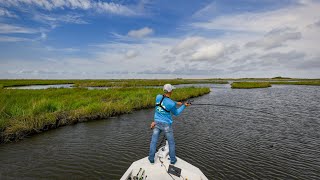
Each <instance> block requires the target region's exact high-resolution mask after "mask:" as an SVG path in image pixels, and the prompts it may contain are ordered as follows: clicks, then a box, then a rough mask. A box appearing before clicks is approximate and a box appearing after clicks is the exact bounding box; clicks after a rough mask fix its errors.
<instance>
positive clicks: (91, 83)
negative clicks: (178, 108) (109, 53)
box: [75, 79, 228, 87]
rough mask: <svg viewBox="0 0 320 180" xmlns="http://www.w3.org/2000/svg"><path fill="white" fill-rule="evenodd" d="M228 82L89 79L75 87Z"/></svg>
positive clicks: (77, 83)
mask: <svg viewBox="0 0 320 180" xmlns="http://www.w3.org/2000/svg"><path fill="white" fill-rule="evenodd" d="M202 83H203V84H228V81H219V80H202V79H198V80H191V79H150V80H149V79H131V80H90V81H78V82H76V83H75V86H77V87H138V86H163V85H164V84H173V85H177V84H202Z"/></svg>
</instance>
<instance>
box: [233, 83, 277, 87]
mask: <svg viewBox="0 0 320 180" xmlns="http://www.w3.org/2000/svg"><path fill="white" fill-rule="evenodd" d="M267 87H271V84H270V83H269V82H234V83H232V84H231V88H233V89H252V88H267Z"/></svg>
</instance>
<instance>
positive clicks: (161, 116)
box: [154, 94, 186, 124]
mask: <svg viewBox="0 0 320 180" xmlns="http://www.w3.org/2000/svg"><path fill="white" fill-rule="evenodd" d="M162 97H163V95H161V94H158V95H157V97H156V104H159V103H160V101H161V99H162ZM161 105H162V106H163V107H164V108H165V109H166V110H168V111H170V112H166V111H165V110H164V109H162V108H161V107H160V106H156V108H155V113H154V121H156V122H164V123H167V124H172V121H173V120H172V117H171V113H172V114H173V115H175V116H179V114H181V112H182V111H183V110H184V108H186V106H185V105H182V106H181V107H179V108H176V105H177V102H176V101H173V100H171V99H170V98H168V97H165V98H164V99H163V101H162V104H161Z"/></svg>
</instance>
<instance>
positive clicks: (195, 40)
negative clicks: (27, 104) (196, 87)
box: [0, 0, 320, 79]
mask: <svg viewBox="0 0 320 180" xmlns="http://www.w3.org/2000/svg"><path fill="white" fill-rule="evenodd" d="M319 12H320V1H319V0H281V1H279V0H215V1H212V0H203V1H199V0H188V1H186V0H156V1H152V0H114V1H108V0H0V78H77V79H79V78H177V77H182V78H204V77H206V78H210V77H212V78H214V77H222V78H225V77H230V78H236V77H274V76H289V77H301V78H303V77H305V78H320V44H319V42H320V13H319Z"/></svg>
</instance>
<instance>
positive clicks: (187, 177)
mask: <svg viewBox="0 0 320 180" xmlns="http://www.w3.org/2000/svg"><path fill="white" fill-rule="evenodd" d="M168 154H169V147H168V143H167V144H166V146H164V147H162V148H160V149H159V151H158V152H157V153H156V156H155V163H154V164H151V163H150V162H149V160H148V157H145V158H143V159H140V160H138V161H135V162H133V163H132V164H131V166H130V167H129V168H128V170H127V171H126V172H125V173H124V175H123V176H122V178H121V179H120V180H177V179H179V180H181V179H184V180H207V179H208V178H207V177H206V176H205V175H204V174H203V173H202V172H201V171H200V169H199V168H197V167H195V166H193V165H192V164H190V163H188V162H186V161H184V160H182V159H180V158H178V157H177V160H178V161H177V162H176V164H175V165H174V166H175V167H177V168H179V169H181V176H180V177H178V176H176V175H173V174H169V173H168V168H169V165H170V160H169V156H168ZM161 161H162V162H161ZM139 171H140V172H139Z"/></svg>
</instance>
